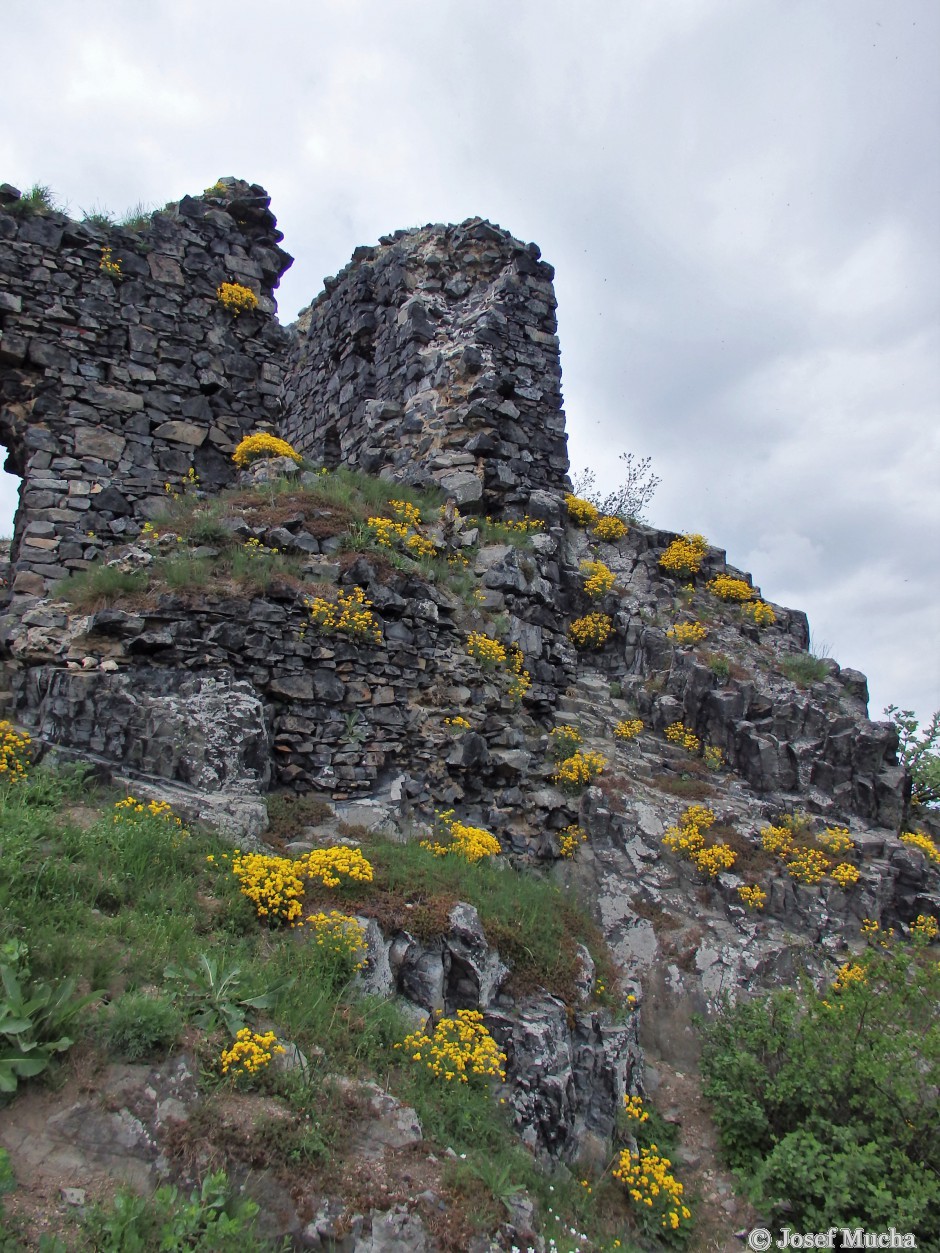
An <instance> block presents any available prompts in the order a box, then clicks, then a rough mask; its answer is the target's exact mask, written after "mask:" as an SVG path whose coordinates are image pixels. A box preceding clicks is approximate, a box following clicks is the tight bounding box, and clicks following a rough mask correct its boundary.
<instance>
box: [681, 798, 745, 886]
mask: <svg viewBox="0 0 940 1253" xmlns="http://www.w3.org/2000/svg"><path fill="white" fill-rule="evenodd" d="M714 822H715V815H714V813H713V812H712V811H711V810H710V809H706V808H705V806H704V805H692V806H690V807H689V808H688V809H687V810H686V811H685V813H684V814H683V815H682V817H681V818H680V819H679V822H678V824H677V825H676V826H674V827H667V829H666V833H665V835H664V836H663V844H664V845H665V847H666V848H668V849H671V850H672V851H673V852H674V853H678V854H679V856H680V857H684V858H685V859H686V860H687V861H690V862H691V863H692V865H693V866H695V868H696V869H697V870H701V871H702V872H703V873H704V874H707V875H708V876H709V878H715V877H716V876H717V875H719V874H720V873H721V872H722V871H723V870H730V869H731V867H732V866H733V865H734V863H735V861H736V854H735V852H734V849H732V848H729V847H728V845H727V844H722V843H716V844H709V843H708V842H707V840H706V838H705V832H706V831H707V830H708V828H709V827H711V826H713V825H714Z"/></svg>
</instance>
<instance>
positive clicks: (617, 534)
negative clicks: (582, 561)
mask: <svg viewBox="0 0 940 1253" xmlns="http://www.w3.org/2000/svg"><path fill="white" fill-rule="evenodd" d="M627 529H628V528H627V524H626V523H625V522H624V521H623V519H622V518H618V517H616V516H615V515H613V514H609V513H608V514H604V515H603V516H602V517H600V518H598V520H597V523H596V524H595V527H594V531H593V535H594V538H595V539H599V540H603V541H604V543H606V544H615V543H616V542H617V540H621V539H623V537H624V536H625V535H626V533H627Z"/></svg>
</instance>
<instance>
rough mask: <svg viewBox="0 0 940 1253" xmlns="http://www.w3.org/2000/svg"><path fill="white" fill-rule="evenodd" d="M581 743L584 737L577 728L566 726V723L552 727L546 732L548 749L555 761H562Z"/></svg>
mask: <svg viewBox="0 0 940 1253" xmlns="http://www.w3.org/2000/svg"><path fill="white" fill-rule="evenodd" d="M583 743H584V737H583V736H582V734H581V732H580V731H579V730H578V728H577V727H572V726H568V725H567V724H565V725H562V726H560V727H554V728H553V729H552V730H551V731H549V733H548V745H549V751H550V752H551V754H552V757H554V759H555V761H564V760H565V758H566V757H570V756H571V754H572V753H573V752H574V751H575V749H577V747H578V746H579V745H580V744H583Z"/></svg>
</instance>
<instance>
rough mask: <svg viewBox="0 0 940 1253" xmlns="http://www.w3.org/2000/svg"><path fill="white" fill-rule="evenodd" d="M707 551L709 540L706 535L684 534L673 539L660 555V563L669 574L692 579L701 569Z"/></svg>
mask: <svg viewBox="0 0 940 1253" xmlns="http://www.w3.org/2000/svg"><path fill="white" fill-rule="evenodd" d="M707 551H708V540H706V538H705V536H704V535H697V534H692V535H683V536H681V537H680V538H679V539H674V540H673V541H672V543H671V544H670V545H669V547H668V548H667V549H666V551H665V552H664V553H663V555H662V556H661V557H660V559H659V564H660V566H661V567H662V568H663V569H664V570H665V571H666V573H667V574H674V575H676V576H677V577H678V578H683V579H690V578H692V576H693V575H695V574H698V572H699V570H701V568H702V561H703V560H704V558H705V554H706V552H707Z"/></svg>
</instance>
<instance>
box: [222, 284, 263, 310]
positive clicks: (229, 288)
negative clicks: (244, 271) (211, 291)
mask: <svg viewBox="0 0 940 1253" xmlns="http://www.w3.org/2000/svg"><path fill="white" fill-rule="evenodd" d="M215 294H216V296H217V297H218V301H219V304H220V305H221V306H222V307H223V309H227V310H228V311H229V313H233V314H234V315H235V317H238V315H239V314H240V313H250V312H251V311H252V310H254V309H257V307H258V297H257V296H256V295H255V293H254V292H253V291H252V290H251V288H250V287H245V286H244V284H242V283H221V284H220V285H219V286H218V287H217V288H216V292H215Z"/></svg>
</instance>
